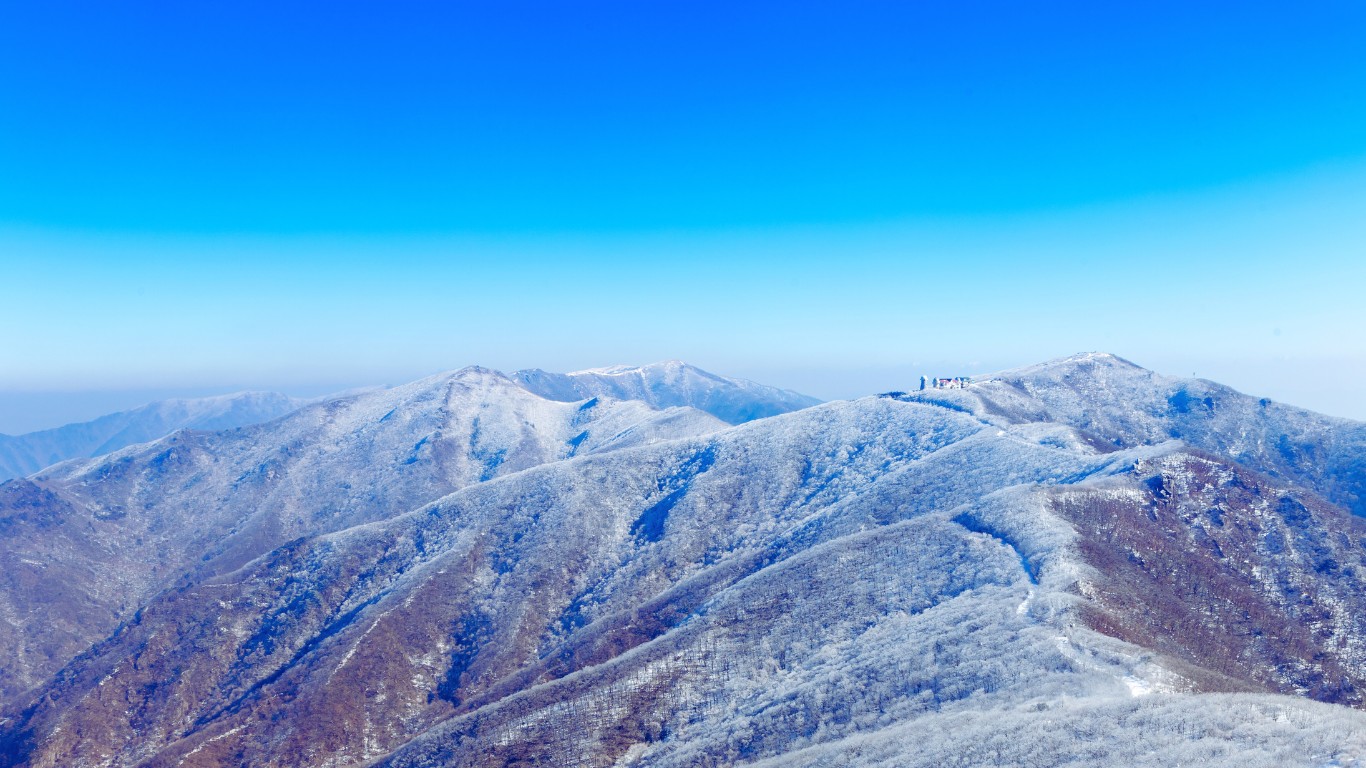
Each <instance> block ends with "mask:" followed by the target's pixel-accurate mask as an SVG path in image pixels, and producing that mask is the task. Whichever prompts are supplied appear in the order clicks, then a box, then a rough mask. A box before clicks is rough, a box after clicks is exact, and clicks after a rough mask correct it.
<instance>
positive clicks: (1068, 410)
mask: <svg viewBox="0 0 1366 768" xmlns="http://www.w3.org/2000/svg"><path fill="white" fill-rule="evenodd" d="M906 397H908V398H911V399H916V400H921V401H925V402H935V403H939V404H942V405H945V406H947V407H953V408H959V409H963V410H965V411H968V412H970V413H973V414H975V415H978V416H980V417H983V418H987V419H990V420H992V421H994V422H998V423H1011V424H1014V423H1021V422H1046V423H1058V424H1068V425H1071V426H1073V427H1076V428H1078V429H1080V430H1083V431H1084V432H1086V433H1088V434H1089V435H1092V436H1094V437H1096V438H1099V439H1100V440H1102V441H1104V442H1107V443H1110V444H1112V445H1115V446H1134V445H1146V444H1153V443H1157V442H1161V441H1163V440H1169V439H1179V440H1181V441H1183V442H1185V443H1186V444H1188V445H1191V446H1193V447H1196V448H1199V449H1201V450H1205V451H1209V452H1211V453H1215V454H1218V455H1220V456H1223V457H1226V458H1229V459H1231V460H1233V461H1235V462H1237V463H1239V464H1242V465H1244V466H1247V467H1250V468H1252V469H1255V470H1257V471H1259V472H1265V473H1267V474H1270V475H1272V476H1273V477H1277V478H1283V479H1286V480H1288V481H1291V482H1294V483H1299V484H1303V485H1306V486H1308V487H1309V488H1312V489H1314V490H1316V491H1318V492H1319V493H1322V494H1323V495H1325V496H1327V497H1328V498H1329V499H1331V500H1332V501H1334V502H1336V503H1338V504H1341V505H1343V506H1345V507H1347V508H1348V509H1351V510H1353V511H1354V512H1356V513H1357V514H1359V515H1366V424H1363V423H1361V422H1358V421H1352V420H1349V419H1339V418H1334V417H1331V416H1324V415H1322V414H1318V413H1314V412H1312V411H1306V410H1303V409H1300V408H1294V407H1291V406H1287V405H1283V404H1281V403H1277V402H1275V401H1272V400H1268V399H1265V398H1261V399H1259V398H1255V397H1251V396H1249V395H1245V394H1242V393H1240V392H1237V391H1235V390H1233V389H1230V388H1229V387H1226V386H1223V385H1222V384H1217V383H1215V382H1211V381H1205V380H1203V379H1183V378H1175V377H1167V376H1162V375H1160V374H1157V373H1154V372H1152V371H1149V370H1146V369H1144V368H1140V367H1139V366H1136V365H1134V364H1133V363H1130V362H1128V361H1127V360H1124V359H1122V358H1119V357H1116V356H1114V355H1110V354H1104V353H1086V354H1081V355H1074V356H1072V357H1068V358H1063V359H1060V360H1053V361H1050V362H1047V363H1041V364H1039V365H1034V366H1029V367H1026V368H1020V369H1018V370H1012V371H1004V372H1002V373H998V374H994V375H991V376H986V377H981V378H980V379H979V380H978V381H976V382H974V383H973V384H972V385H970V386H969V387H968V388H967V389H962V390H929V391H926V392H912V393H910V394H909V395H907V396H906Z"/></svg>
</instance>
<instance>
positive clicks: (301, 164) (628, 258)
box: [0, 0, 1366, 432]
mask: <svg viewBox="0 0 1366 768" xmlns="http://www.w3.org/2000/svg"><path fill="white" fill-rule="evenodd" d="M1363 40H1366V4H1362V3H1359V2H1341V3H1332V2H1324V3H1306V4H1294V5H1293V6H1292V4H1286V3H1247V2H1244V3H1208V4H1192V3H1167V2H1153V3H1144V4H1135V5H1133V6H1132V7H1131V8H1127V9H1116V8H1113V7H1111V4H1104V3H1033V4H1021V3H1004V2H1002V3H981V2H964V3H907V2H887V3H838V4H836V3H801V2H795V3H794V2H786V3H734V2H732V3H724V4H722V3H714V4H713V3H676V4H669V5H668V6H667V7H665V4H662V3H641V2H634V3H626V2H622V3H593V2H585V3H522V2H496V3H494V2H490V3H451V2H441V3H438V2H432V3H413V2H402V1H396V2H385V3H346V2H329V3H313V4H299V3H286V2H271V3H264V2H262V3H257V2H233V3H185V4H171V3H138V2H128V3H121V4H98V3H66V2H60V1H56V0H54V1H51V2H42V3H29V2H18V1H17V0H0V431H4V432H16V431H22V430H23V429H30V428H34V427H37V426H48V425H50V422H60V421H62V420H65V419H68V417H69V418H83V417H86V416H89V415H94V412H98V410H97V409H100V408H104V407H105V406H106V405H108V404H110V403H113V402H115V401H117V400H119V398H120V397H121V398H123V400H128V401H130V402H128V403H126V404H129V405H131V404H134V403H133V402H132V401H136V400H137V399H139V398H143V397H144V396H145V395H146V396H150V394H151V393H156V395H157V396H160V395H162V394H168V393H171V392H184V393H187V394H189V393H199V392H209V391H223V390H225V389H233V388H241V387H264V388H280V389H285V390H287V391H291V390H292V391H305V390H309V391H316V390H320V389H323V388H328V387H341V386H350V385H358V384H366V383H380V382H389V383H396V382H398V381H402V380H404V379H407V378H412V377H415V376H418V375H422V374H425V373H429V372H431V371H434V370H440V369H445V368H453V367H459V366H461V365H464V364H467V363H474V362H478V363H482V364H485V365H491V366H494V367H500V368H516V367H526V366H540V367H546V368H551V369H570V368H577V367H585V366H590V365H601V364H608V363H616V362H644V361H649V360H654V359H660V358H668V357H682V358H685V359H688V360H691V361H694V362H696V363H698V364H700V365H703V366H704V367H709V368H712V369H715V370H718V371H720V372H723V373H732V374H737V375H745V376H749V377H751V378H757V379H760V380H765V381H769V382H772V383H776V384H781V385H786V386H792V387H796V388H800V389H804V390H807V391H810V392H812V393H813V394H816V395H820V396H825V397H841V396H853V395H856V394H861V393H864V392H871V391H876V390H878V389H890V388H894V387H897V386H905V382H906V381H908V380H910V379H911V378H912V377H913V376H918V375H919V373H921V372H929V373H938V372H941V371H942V370H945V369H947V370H950V371H952V372H958V371H964V372H978V371H985V370H990V369H994V368H1000V367H1005V366H1010V365H1018V364H1025V363H1029V362H1035V361H1038V360H1041V359H1044V358H1048V357H1055V356H1059V355H1064V354H1069V353H1072V352H1076V351H1083V350H1091V349H1104V350H1107V351H1112V352H1115V353H1118V354H1121V355H1124V356H1126V357H1129V358H1131V359H1134V360H1135V361H1136V362H1139V363H1141V364H1145V365H1148V366H1150V367H1153V368H1156V369H1158V370H1161V371H1164V372H1167V373H1176V374H1183V375H1189V374H1191V373H1196V374H1198V375H1200V376H1204V377H1208V378H1214V379H1217V380H1221V381H1225V382H1226V383H1229V384H1232V385H1234V386H1237V387H1239V388H1241V389H1244V390H1246V391H1250V392H1254V393H1257V394H1266V395H1270V396H1273V397H1278V398H1280V399H1283V400H1286V401H1288V402H1291V403H1296V404H1302V405H1306V406H1309V407H1314V408H1318V409H1320V410H1324V411H1327V412H1330V413H1336V414H1340V415H1347V416H1353V417H1356V418H1366V398H1363V397H1362V392H1363V388H1362V387H1361V386H1360V384H1359V383H1358V382H1359V381H1361V379H1362V377H1363V376H1366V310H1363V308H1362V304H1363V302H1362V298H1361V297H1362V294H1363V293H1364V292H1366V266H1363V265H1364V264H1366V48H1363V43H1362V41H1363ZM111 393H113V394H111ZM118 393H122V394H118ZM44 398H46V399H44ZM40 400H41V401H42V402H43V403H47V405H42V406H41V407H40V406H39V405H37V403H38V402H39V401H40ZM54 403H55V405H54ZM82 409H84V410H82ZM91 411H93V412H91Z"/></svg>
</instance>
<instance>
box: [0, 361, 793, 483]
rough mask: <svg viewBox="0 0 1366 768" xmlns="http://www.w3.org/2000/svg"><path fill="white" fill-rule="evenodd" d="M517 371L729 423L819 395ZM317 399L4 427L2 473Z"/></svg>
mask: <svg viewBox="0 0 1366 768" xmlns="http://www.w3.org/2000/svg"><path fill="white" fill-rule="evenodd" d="M512 379H513V380H515V381H517V382H518V383H519V384H521V385H522V386H523V387H525V388H526V389H527V390H528V391H530V392H533V393H535V394H537V395H540V396H541V397H544V398H547V399H549V400H561V401H565V402H572V401H576V400H583V399H586V398H590V397H599V396H601V397H610V398H614V399H618V400H639V401H641V402H643V403H646V404H648V405H650V406H652V407H654V408H671V407H675V406H690V407H693V408H697V409H698V410H701V411H705V412H707V413H710V414H711V415H713V416H715V417H717V418H718V419H721V420H722V421H725V422H726V423H728V424H740V423H743V422H746V421H751V420H753V419H760V418H764V417H766V416H776V415H777V414H780V413H787V412H788V411H794V410H797V409H800V408H806V407H809V406H812V405H816V404H817V403H819V402H820V401H819V400H817V399H815V398H813V397H807V396H806V395H802V394H798V393H796V392H791V391H788V390H782V389H776V388H774V387H767V386H764V385H762V384H756V383H754V382H752V381H746V380H744V379H733V378H727V377H724V376H717V375H715V374H712V373H707V372H706V371H704V370H702V369H700V368H697V367H695V366H691V365H688V364H686V363H683V362H680V361H677V360H671V361H667V362H662V363H655V364H653V365H644V366H614V367H611V368H598V369H593V370H587V371H577V372H574V373H548V372H546V371H542V370H539V369H537V370H527V371H518V372H516V373H514V374H512ZM319 399H327V398H312V399H303V398H296V397H290V396H288V395H283V394H280V393H278V392H238V393H236V394H231V395H220V396H216V397H204V398H196V399H183V398H182V399H174V400H162V401H159V402H155V403H151V404H149V405H145V406H142V407H141V408H134V409H132V410H128V411H120V412H118V413H112V414H109V415H108V416H101V417H100V418H98V419H95V420H93V421H86V422H81V423H77V424H67V425H66V426H63V427H57V428H55V429H45V430H42V431H38V432H29V433H27V434H24V435H18V436H11V435H4V434H0V481H2V480H8V479H10V478H12V477H23V476H25V475H29V474H32V473H34V472H37V471H38V470H40V469H43V468H44V467H48V466H51V465H53V464H56V463H57V462H60V461H66V460H67V459H77V458H93V457H95V456H103V455H104V454H106V453H113V452H114V451H117V450H118V449H120V448H124V447H126V446H129V445H135V444H137V443H145V442H149V441H152V440H156V439H158V438H161V437H165V436H166V435H169V434H171V433H172V432H176V431H178V430H182V429H191V430H198V431H205V432H217V431H221V430H227V429H236V428H239V427H246V426H250V425H252V424H260V423H262V422H266V421H271V420H273V419H277V418H279V417H281V416H283V415H285V414H287V413H289V412H291V411H294V410H296V409H298V408H300V407H302V406H303V405H306V404H308V403H312V402H317V401H318V400H319Z"/></svg>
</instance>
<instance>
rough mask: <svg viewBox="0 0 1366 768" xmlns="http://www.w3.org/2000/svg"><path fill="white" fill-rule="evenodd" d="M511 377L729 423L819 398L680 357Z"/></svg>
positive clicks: (551, 393) (548, 389) (574, 396)
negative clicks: (719, 371) (693, 410)
mask: <svg viewBox="0 0 1366 768" xmlns="http://www.w3.org/2000/svg"><path fill="white" fill-rule="evenodd" d="M512 378H513V379H515V380H516V381H518V382H519V383H521V385H522V386H524V387H526V388H527V389H528V390H530V391H531V392H534V393H536V394H538V395H540V396H541V397H544V398H548V399H550V400H564V401H574V400H582V399H584V398H587V397H611V398H616V399H618V400H639V401H641V402H643V403H646V404H648V405H650V406H653V407H655V408H672V407H675V406H689V407H692V408H696V409H698V410H699V411H706V412H707V413H710V414H711V415H713V416H715V417H716V418H718V419H720V420H722V421H724V422H726V423H727V424H743V423H744V422H746V421H753V420H754V419H762V418H766V417H768V416H777V415H778V414H780V413H788V412H789V411H796V410H800V409H802V408H809V407H811V406H813V405H817V404H819V403H820V401H819V400H817V399H816V398H814V397H807V396H806V395H803V394H799V393H797V392H792V391H789V390H785V389H775V388H774V387H768V386H764V385H763V384H756V383H754V382H752V381H746V380H744V379H732V378H728V377H726V376H717V375H716V374H714V373H708V372H706V371H704V370H702V369H701V368H697V367H695V366H692V365H688V364H687V363H684V362H681V361H679V360H669V361H667V362H663V363H655V364H654V365H646V366H626V365H618V366H612V367H609V368H594V369H591V370H587V371H576V372H574V373H546V372H545V371H542V370H539V369H534V370H529V371H518V372H516V373H514V374H512Z"/></svg>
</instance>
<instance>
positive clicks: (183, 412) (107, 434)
mask: <svg viewBox="0 0 1366 768" xmlns="http://www.w3.org/2000/svg"><path fill="white" fill-rule="evenodd" d="M304 402H305V401H304V400H300V399H298V398H293V397H289V396H288V395H282V394H280V393H278V392H238V393H236V394H232V395H220V396H217V397H201V398H194V399H178V400H162V401H159V402H155V403H151V404H150V405H144V406H142V407H141V408H134V409H133V410H130V411H120V412H118V413H111V414H109V415H108V416H101V417H100V418H98V419H95V420H93V421H86V422H80V423H77V424H67V425H66V426H64V427H57V428H55V429H45V430H42V431H39V432H29V433H27V434H23V435H17V436H11V435H0V481H3V480H8V479H10V478H11V477H23V476H24V475H30V474H32V473H34V472H37V471H38V470H40V469H42V468H44V467H47V466H51V465H53V464H56V463H57V462H59V461H65V460H67V459H76V458H88V457H92V456H101V455H103V454H106V453H112V452H113V451H117V450H118V449H120V448H123V447H126V446H129V445H133V444H135V443H145V442H148V441H149V440H156V439H157V438H160V437H165V436H166V435H169V434H170V433H172V432H175V431H176V430H180V429H199V430H209V431H217V430H223V429H233V428H236V427H245V426H248V425H251V424H260V423H261V422H265V421H270V420H272V419H276V418H279V417H281V416H283V415H285V414H286V413H289V412H290V411H293V410H295V409H296V408H299V407H300V406H301V405H303V404H304Z"/></svg>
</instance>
